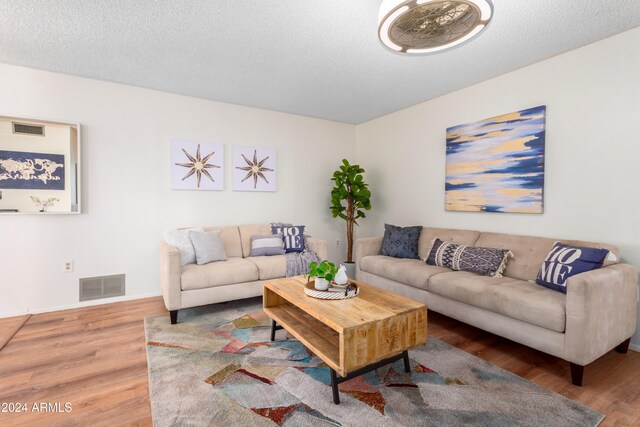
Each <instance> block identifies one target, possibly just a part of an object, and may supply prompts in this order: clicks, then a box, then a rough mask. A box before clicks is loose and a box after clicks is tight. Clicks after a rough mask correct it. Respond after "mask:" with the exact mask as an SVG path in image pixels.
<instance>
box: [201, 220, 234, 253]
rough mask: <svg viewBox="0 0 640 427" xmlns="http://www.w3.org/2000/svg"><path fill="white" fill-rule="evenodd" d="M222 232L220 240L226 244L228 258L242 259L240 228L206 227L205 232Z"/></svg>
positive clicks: (225, 249)
mask: <svg viewBox="0 0 640 427" xmlns="http://www.w3.org/2000/svg"><path fill="white" fill-rule="evenodd" d="M216 230H220V231H222V233H220V238H221V239H222V242H223V243H224V251H225V252H226V253H227V256H228V257H230V258H231V257H241V256H242V245H241V244H240V233H239V232H238V227H236V226H235V225H233V226H226V227H205V228H204V231H216Z"/></svg>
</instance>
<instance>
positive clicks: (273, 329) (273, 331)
mask: <svg viewBox="0 0 640 427" xmlns="http://www.w3.org/2000/svg"><path fill="white" fill-rule="evenodd" d="M279 329H284V328H283V327H282V326H280V325H276V321H275V320H271V341H275V340H276V331H277V330H279Z"/></svg>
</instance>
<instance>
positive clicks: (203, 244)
mask: <svg viewBox="0 0 640 427" xmlns="http://www.w3.org/2000/svg"><path fill="white" fill-rule="evenodd" d="M221 234H222V230H216V231H189V237H190V238H191V243H193V248H194V249H195V251H196V262H197V263H198V265H202V264H208V263H210V262H214V261H226V260H227V253H226V252H225V250H224V243H223V242H222V238H221V237H220V235H221Z"/></svg>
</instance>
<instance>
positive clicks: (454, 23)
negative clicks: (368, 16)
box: [378, 0, 493, 54]
mask: <svg viewBox="0 0 640 427" xmlns="http://www.w3.org/2000/svg"><path fill="white" fill-rule="evenodd" d="M492 16H493V4H492V3H491V0H453V1H442V0H383V2H382V4H381V5H380V10H379V12H378V36H379V37H380V41H381V42H382V44H383V45H384V46H385V47H386V48H388V49H390V50H392V51H393V52H396V53H407V54H428V53H434V52H441V51H443V50H445V49H450V48H452V47H454V46H459V45H460V44H462V43H464V42H466V41H468V40H470V39H472V38H474V37H475V36H477V35H478V34H480V33H481V32H482V30H484V29H485V28H487V25H488V24H489V21H490V20H491V17H492Z"/></svg>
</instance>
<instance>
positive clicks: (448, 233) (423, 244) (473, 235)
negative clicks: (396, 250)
mask: <svg viewBox="0 0 640 427" xmlns="http://www.w3.org/2000/svg"><path fill="white" fill-rule="evenodd" d="M479 235H480V232H479V231H473V230H457V229H455V228H429V227H423V228H422V231H421V232H420V240H418V254H419V255H420V258H422V259H426V258H427V257H428V256H429V252H430V251H431V246H433V241H434V239H435V238H436V237H438V238H440V239H442V240H445V241H447V242H452V243H456V244H458V245H469V246H474V245H475V243H476V240H478V236H479Z"/></svg>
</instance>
